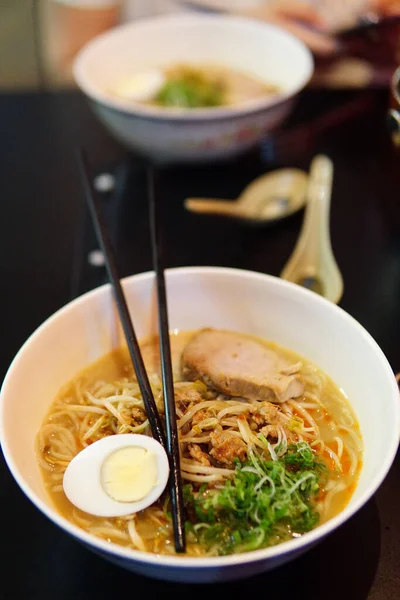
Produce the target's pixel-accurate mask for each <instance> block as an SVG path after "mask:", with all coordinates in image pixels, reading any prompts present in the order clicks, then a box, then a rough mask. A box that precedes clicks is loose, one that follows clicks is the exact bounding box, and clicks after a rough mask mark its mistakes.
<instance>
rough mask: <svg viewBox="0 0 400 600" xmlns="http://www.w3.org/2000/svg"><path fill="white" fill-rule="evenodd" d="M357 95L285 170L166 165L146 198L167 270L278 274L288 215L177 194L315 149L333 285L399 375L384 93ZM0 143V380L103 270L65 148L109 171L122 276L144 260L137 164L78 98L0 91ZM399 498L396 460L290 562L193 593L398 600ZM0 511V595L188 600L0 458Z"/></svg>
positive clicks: (397, 184)
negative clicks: (54, 512) (158, 216)
mask: <svg viewBox="0 0 400 600" xmlns="http://www.w3.org/2000/svg"><path fill="white" fill-rule="evenodd" d="M369 94H370V96H371V100H372V104H371V107H370V108H369V109H368V110H367V111H366V112H365V113H364V114H361V115H360V116H358V117H354V118H352V119H351V120H350V121H349V122H345V123H342V124H339V125H336V126H335V127H333V128H332V129H330V130H328V131H326V132H322V133H321V134H320V135H319V136H318V137H317V138H315V139H313V142H312V145H311V147H310V146H307V148H304V149H302V148H301V145H300V147H299V148H298V149H297V148H295V149H294V150H296V151H295V152H293V148H291V150H292V153H291V158H290V160H289V159H285V157H284V155H282V156H279V157H277V156H276V155H274V153H273V151H271V147H269V146H265V147H264V151H263V152H258V151H257V152H254V153H252V154H250V155H248V156H247V157H244V158H241V159H240V160H236V161H233V162H230V163H226V164H224V165H214V166H211V167H190V168H189V167H186V168H178V167H175V168H171V169H164V170H163V171H161V172H160V173H159V183H158V199H159V201H160V202H162V205H163V208H164V223H165V235H166V241H167V248H168V264H169V265H170V266H179V265H185V264H186V265H192V264H193V265H195V264H208V265H221V266H234V267H239V268H248V269H253V270H256V271H261V272H265V273H271V274H274V275H278V274H279V272H280V271H281V269H282V267H283V265H284V264H285V262H286V260H287V258H288V256H289V254H290V252H291V249H292V247H293V245H294V243H295V240H296V237H297V235H298V232H299V228H300V225H301V219H302V216H301V214H299V215H296V216H294V217H292V218H290V219H288V220H286V221H284V222H282V223H280V224H278V225H275V226H273V227H269V228H262V229H255V228H250V227H248V226H245V225H243V224H240V223H236V222H232V221H226V220H221V219H218V218H210V217H205V216H196V215H193V214H190V213H188V212H186V211H185V210H184V208H183V200H184V198H185V197H186V196H187V195H209V196H217V197H218V196H219V197H236V196H237V195H238V193H239V192H240V191H241V189H242V188H243V187H244V185H245V184H246V183H248V182H249V181H251V179H252V178H254V177H255V176H257V175H259V174H260V173H263V172H265V171H266V170H268V169H270V168H272V167H275V166H276V165H277V164H279V165H280V166H289V165H290V166H298V167H302V168H307V167H308V165H309V161H310V158H311V156H312V154H315V153H317V152H326V153H327V154H328V155H329V156H330V157H331V158H332V159H333V161H334V164H335V185H334V191H333V198H332V226H331V231H332V242H333V247H334V251H335V254H336V257H337V260H338V263H339V265H340V267H341V270H342V272H343V276H344V281H345V293H344V296H343V299H342V302H341V305H342V306H343V307H344V308H345V309H346V310H347V311H348V312H349V313H350V314H352V315H353V316H354V317H355V318H357V319H358V320H359V321H360V322H361V323H362V324H363V325H364V326H365V327H366V328H367V329H368V330H369V332H370V333H371V334H372V335H373V336H374V337H375V339H376V340H377V341H378V343H379V344H380V345H381V347H382V348H383V350H384V352H385V353H386V355H387V356H388V359H389V361H390V362H391V364H392V366H393V369H394V370H399V371H400V344H399V321H398V314H397V313H398V307H399V306H400V206H399V202H398V198H397V196H398V189H400V173H399V172H400V168H398V166H397V164H396V162H397V161H398V159H396V157H395V155H394V153H393V152H392V149H391V146H390V142H389V140H388V136H387V133H386V130H385V111H386V106H387V102H388V99H387V94H386V93H384V92H378V91H376V92H369ZM348 95H349V96H351V95H352V94H345V93H339V92H316V91H310V92H308V93H306V94H304V96H303V98H302V100H301V102H300V104H299V106H298V108H297V109H296V111H295V113H294V115H293V118H292V124H294V123H296V122H299V121H301V120H303V119H306V118H309V117H313V116H315V115H316V114H319V113H321V112H323V110H325V108H326V107H328V106H335V105H339V104H340V103H341V102H344V101H346V99H347V96H348ZM0 139H1V140H2V143H1V145H0V193H1V207H2V210H1V216H0V249H1V251H0V275H1V290H2V293H1V294H0V339H1V343H0V380H1V378H2V377H3V376H4V374H5V372H6V369H7V367H8V365H9V363H10V362H11V360H12V358H13V356H14V354H15V353H16V351H17V350H18V348H19V347H20V346H21V345H22V343H23V342H24V341H25V339H26V338H27V337H28V335H29V334H30V333H31V332H32V331H33V330H34V329H35V328H36V327H37V326H38V325H39V324H40V323H41V322H42V321H43V320H45V319H46V318H47V317H48V316H49V315H50V314H51V313H52V312H54V311H55V310H57V309H58V308H60V307H61V306H62V305H64V304H65V303H66V302H68V301H69V300H70V299H71V298H72V297H74V296H75V295H77V294H80V293H82V292H83V291H85V290H86V289H89V288H91V287H93V286H95V285H98V284H99V283H101V282H102V281H103V280H104V271H103V269H102V268H96V267H93V266H90V265H89V263H88V262H87V254H88V252H89V251H90V250H91V249H94V248H96V244H95V241H94V239H93V235H92V232H91V230H90V228H89V226H88V223H86V226H85V227H83V226H82V223H83V222H84V220H83V219H82V215H83V212H82V209H83V204H82V193H81V188H80V183H79V177H78V172H77V168H76V163H75V155H74V148H75V146H76V145H77V144H83V145H84V146H86V147H87V148H88V150H89V151H90V153H91V155H92V157H93V161H94V162H95V164H96V167H97V169H98V171H99V172H111V173H113V174H114V175H115V176H116V181H117V187H116V190H115V192H114V194H112V195H111V196H110V197H105V199H104V202H105V207H106V210H107V211H108V212H107V215H108V219H109V223H110V228H111V234H112V237H113V240H114V243H115V245H116V249H117V253H118V257H119V262H120V268H121V271H122V274H124V275H126V274H129V273H135V272H140V271H144V270H147V269H149V268H150V265H151V261H150V248H149V238H148V232H147V211H146V203H145V179H144V170H143V164H142V162H141V161H140V160H138V159H135V157H133V156H130V155H128V154H127V153H126V152H125V150H124V149H123V148H121V146H119V145H118V144H117V143H116V142H115V141H113V140H112V139H111V138H110V137H109V135H108V134H107V133H106V132H105V130H104V129H103V127H102V126H101V125H100V124H99V123H98V122H97V121H96V120H95V119H94V117H93V116H92V114H91V112H90V109H89V107H88V106H87V105H86V103H85V102H84V100H83V99H82V97H81V96H80V95H79V94H78V93H76V92H63V93H56V94H27V95H2V96H0ZM297 150H298V151H297ZM267 158H269V161H270V162H269V163H268V165H267V164H266V159H267ZM398 164H399V165H400V163H398ZM43 375H44V376H45V371H44V373H43ZM377 401H379V399H377ZM399 494H400V460H399V457H398V458H397V459H396V461H395V463H394V465H393V468H392V470H391V472H390V473H389V475H388V477H387V478H386V480H385V482H384V484H383V485H382V486H381V488H380V489H379V491H378V492H377V494H376V496H375V497H374V498H373V499H372V500H371V501H370V502H369V503H368V504H367V505H366V506H365V507H364V508H363V509H362V510H361V511H360V512H359V513H358V514H357V515H356V516H354V517H353V518H352V519H351V520H350V522H348V523H347V524H345V525H344V526H343V527H342V528H340V529H339V530H338V531H336V532H335V533H334V534H332V535H331V536H330V537H329V538H328V539H326V540H325V541H324V542H322V543H321V544H320V545H319V546H318V547H316V548H315V549H313V550H311V551H309V552H308V553H307V554H306V555H304V556H303V557H302V558H300V559H298V560H296V561H294V562H293V563H291V564H289V565H286V566H284V567H281V568H280V569H278V570H276V571H274V572H272V573H268V574H265V575H261V576H259V577H255V578H253V579H250V580H247V581H242V582H237V583H235V584H229V585H227V586H226V587H225V588H224V589H223V590H222V588H221V586H220V585H213V586H211V587H208V588H207V589H205V588H202V589H201V588H200V591H199V593H201V592H202V591H203V592H205V593H206V594H208V595H210V597H217V596H219V594H220V593H221V592H226V593H227V594H231V593H233V591H234V590H238V591H240V592H245V593H246V594H247V595H249V594H250V593H253V592H254V593H255V594H257V593H259V592H262V593H263V594H268V596H270V597H273V598H276V599H281V598H282V599H286V598H288V599H289V598H297V597H303V596H304V597H307V598H309V599H310V600H322V599H324V600H331V599H336V598H341V599H343V600H347V599H349V600H365V599H367V598H368V599H373V600H383V599H385V600H391V599H393V600H395V599H396V598H399V597H400V569H399V565H400V511H399V510H398V498H399ZM0 502H1V506H2V514H3V517H4V518H3V522H2V527H1V537H0V561H1V564H2V565H3V567H4V568H3V573H4V575H3V577H2V583H1V585H0V598H40V599H41V600H47V599H48V598H49V599H50V598H59V599H63V598H76V599H77V600H79V599H81V598H82V599H85V600H87V598H96V599H98V600H101V599H103V598H110V597H118V596H121V595H122V594H127V593H128V594H129V593H132V594H134V595H137V594H138V593H139V594H140V593H142V592H145V593H147V594H150V592H154V593H160V594H163V595H165V594H166V593H167V594H168V595H169V594H172V593H174V594H176V595H177V597H183V596H184V595H185V594H186V593H187V592H188V591H189V593H191V590H188V589H187V586H186V585H176V584H170V583H168V584H166V583H163V582H158V581H152V580H148V579H145V578H142V577H139V576H137V575H133V574H131V573H128V572H125V571H123V570H120V569H119V568H118V567H114V566H112V565H110V564H108V563H106V562H104V561H103V560H102V559H100V558H98V557H97V556H95V555H94V554H92V553H91V552H90V551H88V550H86V549H85V548H83V547H81V546H80V545H79V544H78V543H77V542H76V541H75V540H73V539H71V538H69V537H67V536H66V535H65V534H64V533H62V532H61V531H59V530H57V528H56V527H55V526H54V525H53V524H52V523H51V522H49V521H48V520H47V519H46V518H45V517H44V516H42V515H41V514H40V513H39V512H38V511H37V510H36V509H35V508H34V507H33V505H31V503H30V502H29V501H28V500H27V499H26V498H25V497H24V496H23V494H22V492H20V490H19V489H18V487H17V485H16V484H15V482H14V480H13V479H12V477H11V475H10V474H9V472H8V469H7V467H6V465H5V463H4V462H3V461H1V462H0ZM196 589H197V588H196Z"/></svg>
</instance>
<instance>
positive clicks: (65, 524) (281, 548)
mask: <svg viewBox="0 0 400 600" xmlns="http://www.w3.org/2000/svg"><path fill="white" fill-rule="evenodd" d="M185 275H189V276H190V275H202V276H204V275H206V276H209V275H218V276H219V277H231V276H236V277H239V278H243V279H245V280H248V281H250V280H252V281H259V282H265V283H268V284H270V285H273V286H277V287H278V288H281V289H287V290H289V291H290V293H293V294H295V295H297V296H298V297H299V298H303V300H305V301H307V302H311V303H314V304H315V305H324V306H325V308H328V309H329V310H330V311H331V312H332V313H334V314H336V315H337V316H338V317H339V318H340V319H342V320H344V321H345V322H347V324H348V325H349V326H351V327H353V328H356V329H357V330H358V332H359V333H360V335H361V336H362V337H363V338H364V341H365V342H366V343H367V344H369V345H370V347H371V348H372V350H373V351H374V353H375V354H376V358H377V360H378V361H379V362H380V363H381V366H382V367H383V368H384V370H385V371H386V373H387V376H388V379H390V380H391V388H392V396H391V403H392V405H393V410H394V413H395V418H394V419H393V427H392V429H391V432H390V434H389V435H388V437H389V438H391V439H390V443H389V448H388V452H387V453H386V456H385V460H384V461H383V463H382V466H381V469H380V470H379V472H378V473H377V474H376V476H375V477H374V478H373V479H371V480H370V481H369V482H368V485H367V489H366V490H365V491H364V493H363V494H362V495H361V496H360V497H359V498H358V499H357V500H356V501H354V502H352V501H350V503H349V504H347V505H346V507H345V508H344V509H343V510H342V511H341V512H340V513H339V514H338V515H336V516H335V517H333V518H332V519H330V520H329V521H327V522H326V523H324V524H322V525H320V526H318V527H316V528H315V529H313V530H312V531H310V532H308V533H305V534H304V535H302V536H301V537H300V538H295V539H292V540H289V541H286V542H282V543H281V544H278V545H276V546H271V547H268V548H264V549H261V550H253V551H251V552H247V553H243V554H232V555H228V556H217V557H199V558H197V557H186V556H180V555H173V556H166V555H160V554H150V553H147V552H141V551H139V550H133V549H130V548H125V547H123V546H119V545H118V544H115V543H110V542H106V541H105V540H101V539H100V538H96V537H95V536H94V535H91V534H89V533H87V532H85V531H83V530H82V529H80V528H79V527H78V526H76V525H73V524H72V523H71V522H70V521H68V520H67V519H66V518H65V517H63V516H62V515H61V514H60V513H59V512H58V511H57V509H56V508H55V507H54V506H53V504H52V501H51V499H50V497H49V501H48V503H46V502H44V501H43V500H41V498H39V496H38V495H37V494H36V493H35V492H34V491H33V490H31V489H30V487H29V483H28V481H27V480H26V479H25V478H24V477H23V476H22V474H21V473H20V472H19V469H18V467H17V465H16V463H15V461H14V458H13V456H12V452H11V450H10V447H9V444H8V442H7V434H6V431H5V427H4V406H5V402H4V398H5V397H7V393H8V392H7V389H8V387H9V385H10V382H11V381H12V379H13V378H14V377H15V374H16V373H17V372H18V369H19V362H20V360H21V359H22V357H23V355H24V354H25V352H27V351H29V349H30V347H31V346H32V345H33V344H34V343H35V341H36V339H37V338H39V337H40V335H41V334H42V332H43V331H44V330H46V329H48V328H50V327H51V326H52V324H53V323H54V322H55V321H56V320H57V319H59V318H62V317H63V316H64V315H65V314H67V313H68V312H72V311H74V309H75V307H77V306H78V305H79V304H83V303H86V302H90V301H91V300H93V299H94V298H96V297H100V296H102V295H104V294H111V293H112V292H111V286H110V284H109V283H107V284H104V285H102V286H99V287H97V288H95V289H93V290H91V291H89V292H86V293H85V294H83V295H82V296H79V297H78V298H76V299H75V300H73V301H72V302H69V303H68V304H66V305H65V306H63V307H62V308H60V309H59V310H58V311H56V312H55V313H53V314H52V315H51V316H50V317H49V318H48V319H46V320H45V321H44V322H43V323H42V324H41V325H40V326H39V327H38V328H37V329H36V330H35V331H34V332H33V333H32V334H31V335H30V336H29V337H28V339H27V340H26V341H25V343H24V344H23V346H22V347H21V348H20V350H19V351H18V353H17V354H16V356H15V358H14V360H13V361H12V363H11V365H10V367H9V369H8V371H7V373H6V376H5V379H4V381H3V384H2V387H1V390H0V442H1V446H2V450H3V454H4V458H5V461H6V463H7V465H8V467H9V469H10V471H11V474H12V475H13V477H14V479H15V481H16V482H17V484H18V485H19V487H20V488H21V490H22V491H23V492H24V494H25V495H26V496H27V497H28V498H29V499H30V501H31V502H32V503H33V504H34V505H35V506H36V508H38V509H39V510H40V511H41V512H42V513H43V514H44V515H45V516H46V517H48V518H49V520H50V521H52V522H53V523H55V524H56V525H57V526H58V527H59V528H60V529H61V530H64V531H65V532H67V533H69V534H70V535H71V536H72V537H74V538H77V539H78V540H80V541H81V542H82V543H83V544H85V545H86V546H89V547H92V548H93V549H95V550H97V551H99V552H100V553H105V554H109V555H112V556H113V557H114V558H117V559H122V560H127V561H129V562H134V563H138V564H139V563H143V564H145V565H154V566H158V567H167V568H175V569H186V568H188V569H191V568H193V567H195V568H197V569H209V568H214V567H215V568H217V567H225V568H226V567H229V566H235V565H245V564H248V563H257V562H261V561H265V560H267V559H272V558H276V557H280V556H283V555H288V554H292V553H295V552H296V551H300V550H301V549H306V548H307V547H308V546H310V545H312V544H313V543H316V542H318V541H319V540H321V539H322V538H324V537H325V536H326V535H327V534H329V533H331V532H333V531H334V530H335V529H337V528H338V527H339V526H341V525H342V524H344V523H345V522H346V521H347V520H348V519H349V518H350V517H352V516H353V515H354V514H355V513H356V512H358V511H359V510H360V509H361V508H362V507H363V506H364V505H365V504H366V502H368V500H369V499H370V498H371V497H372V496H373V494H374V493H375V492H376V491H377V489H378V488H379V486H380V485H381V484H382V482H383V480H384V479H385V477H386V475H387V473H388V471H389V469H390V467H391V466H392V463H393V461H394V458H395V456H396V453H397V450H398V446H399V441H400V397H399V389H398V385H397V381H396V378H395V376H394V373H393V370H392V368H391V366H390V364H389V362H388V360H387V358H386V357H385V355H384V353H383V351H382V350H381V348H380V347H379V346H378V344H377V342H376V341H375V340H374V339H373V338H372V336H371V335H370V334H369V333H368V332H367V330H366V329H365V328H364V327H363V326H362V325H361V324H360V323H359V322H358V321H357V320H356V319H355V318H354V317H352V316H351V315H350V314H348V313H347V312H345V311H344V310H343V309H342V308H340V307H339V306H336V305H335V304H333V303H331V302H329V301H328V300H326V299H325V298H322V297H321V296H319V295H317V294H315V293H313V292H311V291H309V290H307V289H305V288H302V287H300V286H297V285H296V284H294V283H291V282H288V281H285V280H283V279H280V278H279V277H275V276H272V275H267V274H263V273H259V272H255V271H250V270H245V269H237V268H229V267H208V266H196V267H176V268H171V269H167V270H166V278H167V286H168V280H171V278H172V279H173V278H174V277H182V276H185ZM152 278H154V272H153V271H147V272H144V273H138V274H135V275H130V276H128V277H125V278H124V279H122V284H123V287H125V286H129V285H130V284H131V282H139V283H140V282H143V281H146V280H149V279H152Z"/></svg>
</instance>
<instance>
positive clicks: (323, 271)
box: [281, 155, 343, 304]
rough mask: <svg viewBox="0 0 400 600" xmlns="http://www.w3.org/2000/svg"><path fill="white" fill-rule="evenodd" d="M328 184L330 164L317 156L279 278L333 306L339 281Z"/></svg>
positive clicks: (339, 294) (339, 290) (340, 289)
mask: <svg viewBox="0 0 400 600" xmlns="http://www.w3.org/2000/svg"><path fill="white" fill-rule="evenodd" d="M332 180H333V164H332V161H331V160H330V159H329V158H328V157H327V156H323V155H319V156H317V157H316V158H315V159H314V160H313V162H312V165H311V170H310V179H309V185H308V192H307V197H308V202H307V208H306V212H305V215H304V221H303V226H302V229H301V232H300V236H299V238H298V241H297V244H296V247H295V249H294V251H293V253H292V255H291V257H290V258H289V260H288V262H287V264H286V266H285V268H284V269H283V271H282V273H281V277H282V279H287V280H288V281H292V282H294V283H297V284H299V285H302V286H303V287H306V288H309V289H311V290H312V291H314V292H316V293H317V294H320V295H321V296H324V297H325V298H328V300H331V301H332V302H334V303H335V304H337V303H338V302H339V300H340V298H341V297H342V294H343V278H342V275H341V273H340V270H339V267H338V265H337V263H336V260H335V257H334V255H333V251H332V245H331V239H330V232H329V211H330V200H331V190H332Z"/></svg>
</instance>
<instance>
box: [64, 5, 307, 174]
mask: <svg viewBox="0 0 400 600" xmlns="http://www.w3.org/2000/svg"><path fill="white" fill-rule="evenodd" d="M177 63H186V64H189V63H190V64H207V63H208V64H212V63H214V64H216V65H221V66H225V67H232V68H234V69H236V70H238V71H242V72H244V73H245V74H248V75H253V76H254V77H256V78H258V79H260V80H262V81H265V82H266V83H269V84H273V85H277V86H278V87H279V88H280V90H281V93H279V94H278V95H274V96H265V97H263V98H261V99H256V100H254V101H250V102H248V103H246V104H240V105H235V106H222V107H217V108H206V109H204V108H203V109H189V110H185V111H179V112H177V111H176V110H173V109H167V108H163V107H152V106H146V105H140V104H135V103H133V102H131V101H128V100H122V99H119V98H118V97H116V96H113V95H112V93H111V91H112V90H113V89H114V88H115V87H116V86H117V85H118V84H119V82H120V81H121V80H124V78H127V77H129V76H131V75H132V73H134V72H135V71H137V70H139V71H141V70H144V69H147V68H151V67H154V66H156V67H164V66H169V65H172V64H177ZM312 74H313V60H312V56H311V53H310V52H309V50H308V49H307V48H306V46H305V45H304V44H303V43H302V42H300V41H299V40H298V39H297V38H295V37H294V36H292V35H290V34H288V33H286V32H285V31H283V30H281V29H279V28H278V27H276V26H273V25H269V24H267V23H261V22H257V21H253V20H251V19H246V18H241V17H236V16H235V17H233V16H222V15H202V14H193V15H182V16H168V17H159V18H154V19H148V20H143V21H139V22H135V23H132V24H128V25H123V26H120V27H117V28H115V29H113V30H111V31H109V32H107V33H105V34H102V35H101V36H99V37H97V38H95V39H94V40H92V41H91V42H89V43H88V44H87V45H86V46H85V47H84V48H83V49H82V50H81V52H80V53H79V54H78V56H77V58H76V60H75V63H74V76H75V79H76V82H77V84H78V86H79V87H80V88H81V90H82V91H83V92H84V93H85V94H86V95H87V96H88V98H89V99H90V101H91V104H92V106H93V109H94V111H95V113H96V114H97V116H98V117H99V118H100V120H101V121H102V122H103V123H104V124H105V125H106V127H107V128H108V129H109V130H110V132H111V133H112V134H113V135H114V136H115V137H116V138H117V139H118V140H119V141H121V142H122V143H123V144H125V145H126V146H127V147H128V148H129V149H131V150H134V151H137V152H139V153H141V154H142V155H144V156H147V157H149V158H151V159H154V160H156V161H162V162H165V161H166V162H171V161H172V162H196V161H208V160H215V159H216V158H229V157H232V156H235V155H238V154H240V153H241V152H244V151H246V150H248V149H250V148H251V147H253V146H255V145H256V144H257V143H258V142H259V141H260V139H261V138H262V137H263V136H264V135H265V134H266V133H268V132H270V131H273V130H274V129H276V128H277V126H278V125H279V124H280V123H282V121H283V120H284V119H285V117H286V116H287V115H288V113H289V112H290V110H291V108H292V105H293V101H294V99H295V98H296V96H297V94H298V93H299V92H300V91H301V90H302V89H303V88H304V87H305V85H306V84H307V83H308V81H309V80H310V78H311V76H312Z"/></svg>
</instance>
